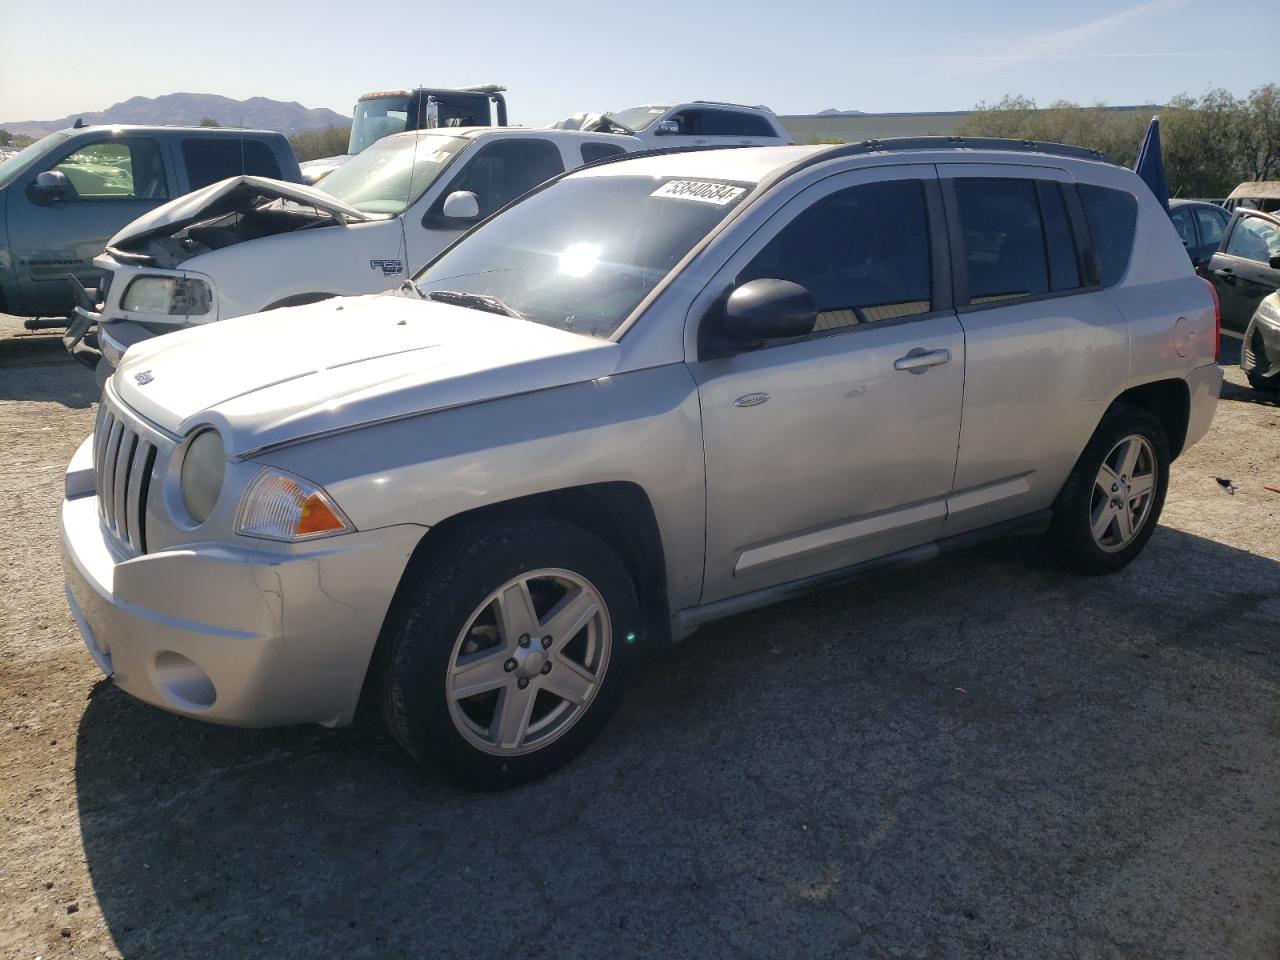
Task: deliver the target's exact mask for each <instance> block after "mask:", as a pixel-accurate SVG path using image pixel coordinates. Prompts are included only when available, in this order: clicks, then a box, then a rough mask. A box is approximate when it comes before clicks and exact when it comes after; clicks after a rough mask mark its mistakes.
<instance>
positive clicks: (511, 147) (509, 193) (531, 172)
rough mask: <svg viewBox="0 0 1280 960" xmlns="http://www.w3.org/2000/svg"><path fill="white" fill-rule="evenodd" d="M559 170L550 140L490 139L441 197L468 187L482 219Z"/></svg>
mask: <svg viewBox="0 0 1280 960" xmlns="http://www.w3.org/2000/svg"><path fill="white" fill-rule="evenodd" d="M559 173H564V161H563V160H561V159H560V150H559V148H558V147H556V145H555V144H554V143H552V142H551V141H550V140H534V139H532V138H519V139H516V138H514V137H513V138H512V139H510V140H494V141H491V142H490V143H487V144H485V145H484V146H483V147H481V148H480V150H479V152H477V153H476V155H475V156H474V157H472V158H471V161H470V162H469V163H468V164H467V165H466V167H465V168H464V169H463V171H462V172H461V173H460V174H458V176H457V177H456V178H455V179H454V181H453V182H452V183H451V184H449V189H447V190H445V191H444V193H442V194H441V197H442V198H443V197H446V196H448V195H449V194H451V193H453V192H454V191H455V190H470V191H471V192H472V193H474V194H475V195H476V199H477V200H478V201H479V202H480V219H484V218H485V217H487V216H489V214H491V213H493V212H494V211H496V210H500V209H501V208H502V207H505V206H506V205H507V204H508V203H510V202H511V201H512V200H514V199H515V198H516V197H519V196H523V195H524V194H526V193H528V192H529V191H530V190H532V189H533V188H534V187H536V186H537V185H538V184H540V183H542V182H544V181H546V180H550V179H551V178H552V177H554V176H555V175H556V174H559ZM441 202H443V201H441Z"/></svg>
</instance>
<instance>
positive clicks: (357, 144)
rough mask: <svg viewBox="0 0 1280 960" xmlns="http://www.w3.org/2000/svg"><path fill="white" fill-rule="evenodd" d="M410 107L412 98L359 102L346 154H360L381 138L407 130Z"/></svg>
mask: <svg viewBox="0 0 1280 960" xmlns="http://www.w3.org/2000/svg"><path fill="white" fill-rule="evenodd" d="M412 105H413V98H412V97H410V96H403V95H402V96H390V97H378V98H377V99H375V100H361V101H360V102H359V103H357V104H356V112H355V115H354V116H353V117H352V119H351V141H350V142H349V143H348V144H347V153H360V152H361V151H362V150H364V149H365V148H366V147H368V146H369V145H370V144H373V143H376V142H377V141H379V140H381V139H382V138H383V137H389V136H391V134H393V133H401V132H402V131H404V130H406V129H408V125H409V113H410V110H411V108H412Z"/></svg>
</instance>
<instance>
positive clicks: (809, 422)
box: [690, 165, 965, 603]
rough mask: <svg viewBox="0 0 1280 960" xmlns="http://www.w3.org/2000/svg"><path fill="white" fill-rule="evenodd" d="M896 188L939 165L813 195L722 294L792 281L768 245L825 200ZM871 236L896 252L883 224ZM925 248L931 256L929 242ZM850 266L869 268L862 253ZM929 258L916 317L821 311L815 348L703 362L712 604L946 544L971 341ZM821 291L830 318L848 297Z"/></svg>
mask: <svg viewBox="0 0 1280 960" xmlns="http://www.w3.org/2000/svg"><path fill="white" fill-rule="evenodd" d="M899 180H901V181H906V182H907V183H908V184H910V185H912V186H914V185H920V184H923V183H925V182H928V183H929V184H932V183H933V181H934V174H933V169H932V167H928V166H923V167H922V166H918V165H917V166H909V165H906V166H903V167H899V168H892V169H891V170H877V171H859V172H857V173H848V174H842V175H839V176H837V177H833V178H830V180H829V181H828V182H825V183H823V184H822V185H819V186H814V187H811V188H810V189H808V190H806V191H803V192H802V193H800V195H799V196H796V197H795V198H793V199H792V200H791V201H790V202H789V203H787V204H786V205H784V206H783V207H782V208H781V209H780V210H779V211H778V212H777V213H776V214H775V215H774V216H773V217H772V218H770V220H769V222H768V223H767V224H765V226H764V227H763V228H761V230H760V231H758V233H757V234H756V235H755V236H753V237H752V238H751V240H750V241H749V242H748V243H746V244H744V246H743V247H742V248H741V249H740V250H739V252H738V253H737V254H735V255H734V257H732V258H731V259H730V261H729V263H728V264H727V265H726V266H725V268H724V269H723V270H721V271H720V272H719V273H718V274H717V277H716V279H715V280H713V281H712V285H711V287H712V288H713V289H724V288H727V287H729V286H732V285H733V284H734V283H735V282H743V281H744V279H757V278H761V277H762V276H764V275H770V276H776V278H778V279H791V277H790V276H788V275H785V271H783V270H782V266H783V260H782V259H779V261H778V263H777V269H776V270H772V271H771V270H769V269H767V268H768V267H770V266H771V264H769V263H768V259H769V250H770V249H771V246H770V245H771V243H772V242H773V241H775V240H779V239H781V237H782V235H783V230H784V227H786V226H787V225H790V224H792V223H799V222H800V216H799V215H800V214H802V213H810V212H812V210H814V209H817V207H818V201H819V200H822V199H823V198H830V197H835V196H839V195H843V194H845V193H847V191H848V190H849V189H850V188H857V187H862V186H867V185H872V186H875V185H878V184H880V183H881V182H887V181H899ZM920 189H921V191H923V190H924V189H925V188H924V187H923V186H921V187H920ZM927 232H928V231H927V229H925V230H923V231H922V235H924V234H927ZM819 239H821V238H819ZM866 242H867V243H868V244H869V245H870V246H872V247H876V248H877V249H878V248H879V247H881V246H886V247H891V246H892V245H893V241H892V240H889V239H887V238H886V235H885V234H884V233H883V232H881V231H878V230H872V231H869V233H868V236H867V239H866ZM921 243H922V244H924V245H925V246H926V247H927V246H928V240H927V239H925V240H921ZM816 249H823V245H822V243H819V244H818V247H817V248H816ZM841 256H842V255H841ZM762 258H763V259H764V260H765V261H766V263H765V267H764V268H762V267H760V266H759V265H760V264H761V262H762ZM841 262H844V261H841ZM847 262H848V263H851V264H857V263H860V262H862V261H861V260H860V259H859V257H858V256H857V255H856V254H855V253H854V252H853V251H852V250H850V252H849V254H848V258H847ZM922 262H923V263H924V267H923V270H924V280H923V283H924V284H925V285H926V288H925V293H924V297H925V301H924V302H923V303H921V304H918V306H917V307H915V309H919V310H920V311H921V312H920V315H919V316H911V317H908V318H898V319H886V320H875V319H872V318H873V317H875V316H878V315H882V314H883V313H884V312H885V310H884V309H880V308H867V309H865V310H862V309H861V308H860V309H859V310H856V311H855V310H830V311H827V312H820V313H819V322H818V328H817V332H815V333H814V334H812V335H811V336H809V337H807V338H803V339H801V340H798V341H789V342H784V343H779V344H777V345H773V346H769V347H766V348H764V349H759V350H750V351H747V352H739V353H737V354H736V355H733V356H728V357H718V358H715V359H695V360H694V362H692V363H691V364H690V367H691V370H692V371H693V374H694V379H695V380H696V381H697V383H698V390H699V397H700V401H701V409H702V421H703V442H704V453H705V457H706V471H707V559H706V573H705V578H704V588H703V602H704V603H705V602H711V601H715V600H719V599H724V598H726V597H730V596H735V595H738V594H742V593H747V592H749V591H751V590H756V589H761V588H765V587H768V586H771V585H775V584H779V583H784V582H787V581H791V580H797V579H801V578H804V577H807V576H813V575H817V574H820V573H824V572H827V571H830V570H835V569H839V568H841V567H845V566H849V565H851V564H854V563H858V562H860V561H863V560H868V559H872V558H874V557H878V556H883V555H885V554H888V553H892V552H895V551H897V550H902V549H906V548H909V547H913V546H918V545H920V544H923V543H928V542H929V541H931V540H933V539H935V538H936V537H937V535H938V533H939V531H940V529H941V526H942V522H943V518H944V516H945V511H946V506H945V500H946V496H947V494H948V493H949V492H950V489H951V482H952V477H953V474H954V469H955V454H956V443H957V438H958V434H959V427H960V404H961V398H962V394H963V389H964V357H965V343H964V336H963V332H962V330H961V327H960V323H959V321H958V319H957V318H956V316H955V314H954V313H953V312H951V311H949V310H946V309H940V310H934V311H933V312H931V313H929V312H926V311H927V310H928V308H929V302H928V292H927V284H928V282H929V281H928V273H929V259H928V250H927V249H926V250H925V252H924V254H923V261H922ZM874 272H875V271H873V273H874ZM872 279H873V280H874V279H875V277H872ZM859 282H862V281H859ZM937 290H938V284H937V283H936V282H935V283H934V291H935V293H936V292H937ZM816 295H817V296H818V301H819V310H820V311H822V309H823V298H824V297H827V296H838V295H839V294H838V293H836V294H824V293H823V292H822V291H821V290H819V291H818V294H816ZM913 296H914V295H913ZM912 302H914V301H912ZM877 309H880V313H877V312H876V311H877ZM855 313H860V314H861V315H860V316H858V317H856V318H855V317H854V316H853V314H855ZM694 322H707V323H710V322H713V319H711V318H695V320H694Z"/></svg>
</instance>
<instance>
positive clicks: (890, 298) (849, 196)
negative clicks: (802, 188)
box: [738, 180, 932, 330]
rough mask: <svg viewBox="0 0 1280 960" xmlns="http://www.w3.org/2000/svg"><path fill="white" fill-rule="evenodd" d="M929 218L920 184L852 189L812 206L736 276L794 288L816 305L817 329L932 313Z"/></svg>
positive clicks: (903, 182)
mask: <svg viewBox="0 0 1280 960" xmlns="http://www.w3.org/2000/svg"><path fill="white" fill-rule="evenodd" d="M929 270H930V265H929V220H928V215H927V212H926V207H925V197H924V185H923V184H922V183H921V182H920V181H919V180H888V181H884V182H882V183H869V184H864V185H861V186H857V187H849V188H848V189H847V190H841V191H839V192H838V193H833V194H831V195H830V196H827V197H824V198H823V199H821V200H818V201H816V202H815V203H814V204H813V205H812V206H810V207H808V208H807V209H806V210H804V211H803V212H802V213H800V214H799V215H797V216H796V218H795V219H794V220H792V221H791V223H789V224H788V225H787V226H785V227H784V228H783V229H782V230H781V231H780V232H779V233H778V235H777V236H775V237H774V238H773V239H772V240H771V241H769V243H768V245H767V246H766V247H765V248H764V249H763V250H761V251H760V253H758V254H756V256H755V259H753V260H752V261H751V263H750V264H748V265H747V267H746V268H745V269H744V270H743V271H742V273H741V274H739V276H738V282H739V283H745V282H746V281H748V280H759V279H762V278H766V277H767V278H771V279H778V280H790V281H792V282H793V283H798V284H800V285H801V286H802V287H804V288H806V289H807V290H808V291H809V292H810V293H812V294H813V298H814V300H815V301H816V302H817V305H818V321H817V323H816V324H815V325H814V330H834V329H839V328H842V327H851V326H856V325H858V324H863V323H872V322H875V321H877V320H894V319H897V318H900V317H910V316H915V315H917V314H921V313H928V312H929V310H930V309H931V299H932V296H931V289H930V272H929Z"/></svg>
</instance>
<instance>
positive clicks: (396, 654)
mask: <svg viewBox="0 0 1280 960" xmlns="http://www.w3.org/2000/svg"><path fill="white" fill-rule="evenodd" d="M410 576H413V573H412V572H411V573H410ZM399 606H400V612H399V614H398V619H397V620H395V621H393V623H394V625H393V627H392V630H391V632H390V633H388V635H387V637H386V642H387V644H388V646H387V648H386V649H385V650H383V651H381V652H380V667H381V677H380V682H381V698H380V699H381V705H382V713H383V716H384V718H385V719H386V722H387V725H388V727H390V729H391V732H392V734H393V735H394V736H395V738H396V740H397V741H398V742H399V743H400V745H401V746H403V747H404V748H405V750H407V751H408V752H409V754H410V755H412V756H413V757H414V758H415V759H417V760H419V761H421V762H423V763H425V764H427V765H428V766H430V767H432V768H433V769H435V770H436V771H437V772H438V773H439V774H440V775H441V776H443V777H444V778H445V779H447V780H450V781H452V782H454V783H457V784H459V785H461V786H465V787H470V788H480V789H493V788H500V787H507V786H513V785H515V784H518V783H524V782H527V781H530V780H535V779H537V778H539V777H542V776H545V775H546V774H548V773H551V772H552V771H553V770H556V769H557V768H559V767H560V766H562V765H564V764H565V763H567V762H569V761H570V760H571V759H573V758H574V757H575V756H576V755H577V754H578V753H579V752H581V751H582V750H583V749H584V748H585V747H586V746H587V744H588V743H589V742H590V741H591V739H592V738H593V737H594V736H595V735H596V733H598V732H599V731H600V729H601V728H602V727H603V726H604V725H605V723H606V722H607V721H608V719H609V718H610V716H612V714H613V712H614V710H615V709H616V708H617V705H618V702H619V700H620V698H621V695H622V692H623V689H624V688H625V686H626V681H627V676H628V673H629V668H630V665H631V659H632V654H633V653H634V651H633V649H632V648H631V642H630V640H629V639H628V638H632V639H634V633H633V632H632V631H635V630H638V629H639V609H638V603H637V600H636V591H635V586H634V584H633V583H632V581H631V577H630V575H629V574H628V572H627V568H626V566H625V565H624V564H623V563H622V561H621V560H620V559H619V558H618V556H617V554H615V553H614V551H613V550H612V549H610V547H609V546H608V545H607V544H605V543H604V542H603V541H602V540H600V539H599V538H598V537H596V536H594V535H593V534H590V533H588V532H587V531H585V530H582V529H581V528H579V527H576V526H574V525H572V524H569V523H566V522H564V521H560V520H554V519H549V518H542V517H524V518H516V519H505V520H502V521H496V522H495V521H481V522H478V523H476V524H472V525H470V526H467V527H465V528H462V529H459V530H458V531H456V532H455V533H454V534H453V535H451V536H449V539H448V541H447V542H446V543H445V544H444V545H443V546H442V548H441V549H440V552H439V553H437V554H434V555H433V557H432V560H431V563H430V565H429V566H428V567H427V568H426V569H425V572H424V574H423V575H422V577H421V580H420V581H419V582H417V583H412V584H409V585H408V591H407V592H405V594H404V601H403V602H402V603H401V604H400V605H399ZM468 691H475V692H468Z"/></svg>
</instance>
